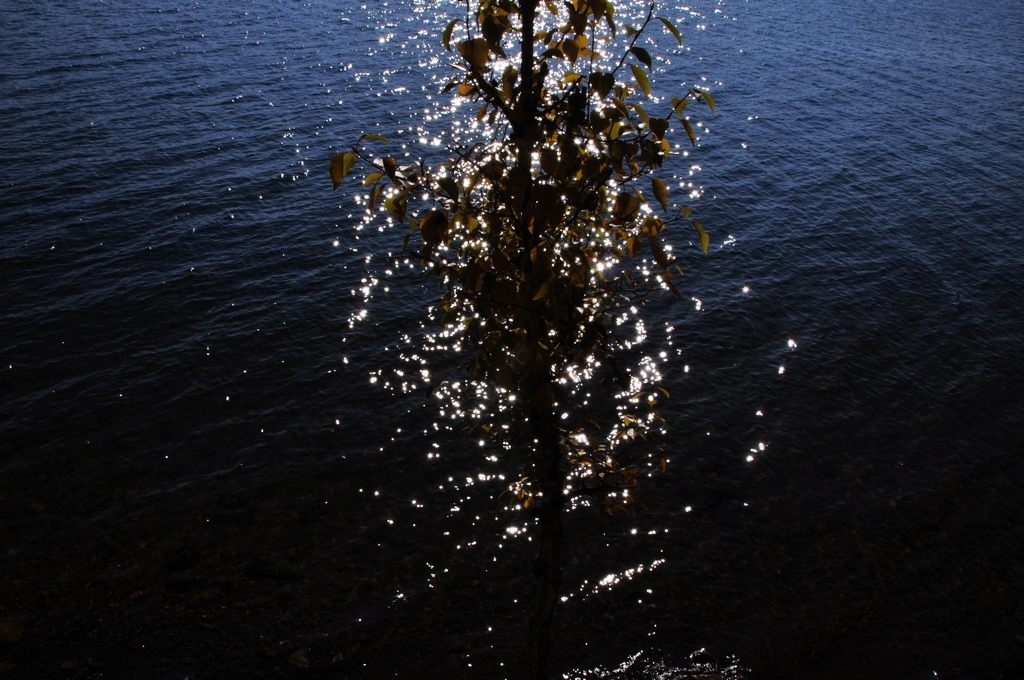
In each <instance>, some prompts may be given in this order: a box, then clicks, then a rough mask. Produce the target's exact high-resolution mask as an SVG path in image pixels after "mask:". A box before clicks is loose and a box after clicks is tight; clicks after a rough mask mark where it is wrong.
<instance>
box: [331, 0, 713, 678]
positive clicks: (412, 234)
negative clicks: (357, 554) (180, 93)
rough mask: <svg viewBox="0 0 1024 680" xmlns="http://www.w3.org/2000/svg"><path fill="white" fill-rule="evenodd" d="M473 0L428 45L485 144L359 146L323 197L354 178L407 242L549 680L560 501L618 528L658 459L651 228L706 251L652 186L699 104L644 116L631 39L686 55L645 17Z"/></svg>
mask: <svg viewBox="0 0 1024 680" xmlns="http://www.w3.org/2000/svg"><path fill="white" fill-rule="evenodd" d="M472 4H473V8H472V9H474V10H475V11H472V12H471V11H470V10H471V7H470V2H469V1H468V0H467V2H466V16H465V17H463V18H458V19H454V20H452V21H451V22H450V23H449V24H448V25H447V27H446V28H445V30H444V33H443V36H442V44H443V45H444V48H445V49H446V50H448V51H449V52H451V53H452V57H453V62H452V67H453V69H454V71H455V75H454V76H453V77H452V79H451V80H450V82H449V83H448V84H447V86H446V87H445V91H446V92H451V91H454V93H455V96H457V97H463V98H466V99H468V100H471V101H473V102H476V103H478V104H479V109H478V112H477V114H476V119H477V121H479V122H481V123H486V126H485V128H484V129H486V130H488V131H490V134H489V137H488V138H483V139H480V140H478V141H477V142H476V143H473V144H472V145H471V146H468V147H466V148H459V149H451V157H450V158H448V159H446V160H443V161H441V162H439V163H433V164H428V163H427V162H426V161H424V160H420V161H417V162H415V163H412V164H408V165H399V163H398V161H397V160H396V159H395V158H394V157H392V156H387V155H384V156H380V157H377V156H375V155H374V154H372V153H371V151H370V149H371V148H373V147H372V146H371V145H373V144H379V143H386V142H387V141H388V140H387V139H386V138H385V137H383V136H382V135H379V134H375V133H371V134H365V135H363V136H362V137H361V138H360V139H359V141H358V143H357V144H356V145H355V146H354V147H352V148H351V149H350V150H347V151H342V152H339V153H337V154H336V155H335V156H334V157H333V158H332V160H331V167H330V170H331V176H332V179H333V181H334V187H335V189H337V187H338V185H339V184H340V183H341V182H342V180H343V179H344V178H345V177H346V176H347V175H348V174H349V173H350V172H351V171H352V170H353V169H354V168H355V167H356V166H357V165H358V164H360V163H362V164H363V165H364V166H365V167H366V168H367V170H368V172H367V174H366V175H365V176H364V179H363V184H364V186H366V187H369V193H368V195H367V196H366V197H365V205H366V209H367V210H368V211H369V212H370V213H371V214H376V213H377V212H378V211H380V210H382V209H383V211H384V212H385V213H386V217H384V218H383V219H390V220H391V221H393V222H394V223H399V224H408V225H409V227H410V231H409V234H408V235H407V236H406V238H405V244H404V246H403V247H404V248H407V249H414V250H415V252H416V253H417V256H418V261H419V263H420V265H421V266H422V267H423V268H425V269H426V270H428V271H430V272H432V273H434V274H436V276H437V280H438V281H439V283H440V288H441V299H440V302H439V304H438V305H437V306H436V312H437V313H436V314H435V321H436V322H437V324H438V325H439V327H440V331H439V332H438V333H437V334H436V335H434V336H432V338H433V340H432V341H433V342H434V343H435V344H437V345H446V346H447V348H448V349H453V350H457V351H459V352H460V353H461V354H462V355H464V356H467V357H469V364H468V367H467V370H468V379H467V380H466V381H464V382H463V383H461V388H460V390H459V392H458V394H455V393H454V392H453V393H451V394H449V397H450V398H452V399H459V400H460V401H462V402H463V403H471V404H472V406H470V407H468V408H465V409H464V410H465V411H466V412H467V413H468V414H469V415H468V419H469V421H470V422H471V424H472V425H473V427H474V428H475V429H476V430H478V431H479V432H480V433H482V434H483V436H486V437H487V438H488V440H489V441H490V443H491V446H493V447H494V448H495V449H496V450H498V451H501V452H502V455H503V456H504V457H505V458H506V460H507V462H508V464H509V466H510V467H512V468H514V470H515V473H514V475H513V478H514V479H515V481H514V482H513V483H512V484H511V485H510V487H509V492H510V494H509V498H510V499H511V504H512V505H514V506H517V507H518V508H520V509H524V510H528V511H530V512H531V513H533V514H534V516H535V518H536V521H535V524H536V529H537V531H538V532H539V537H538V538H539V540H538V546H539V547H538V554H537V557H536V560H535V563H534V568H535V592H534V597H533V600H532V605H531V610H530V615H529V620H530V644H529V665H530V677H532V678H546V677H547V673H548V665H549V651H550V638H551V620H552V615H553V612H554V609H555V604H556V602H557V598H558V588H559V582H560V577H561V561H560V555H559V550H560V546H561V543H562V515H563V512H564V511H565V509H566V505H567V503H583V504H589V505H596V506H598V507H600V508H602V509H604V510H605V511H606V512H607V513H609V514H614V513H615V512H618V511H624V512H627V513H632V510H633V498H634V494H633V489H634V487H635V486H636V484H637V480H638V477H639V476H641V475H643V474H647V473H649V472H652V471H655V470H657V469H659V468H661V469H664V467H665V465H666V464H667V461H666V460H665V458H664V457H662V455H661V454H662V452H661V449H660V448H659V446H658V444H657V439H658V437H657V436H656V435H658V434H660V433H661V432H662V431H663V425H664V423H663V418H662V416H661V414H660V412H659V403H660V402H661V401H662V400H663V399H665V398H667V397H668V392H667V390H665V389H664V387H662V386H660V385H659V384H658V381H659V372H658V368H657V363H658V362H657V361H656V360H654V359H653V358H652V357H650V356H646V355H644V353H643V346H642V345H643V342H644V338H645V335H646V334H645V331H644V323H643V321H644V317H643V309H644V305H645V303H646V302H647V301H648V300H650V299H651V297H652V295H654V294H656V293H658V292H660V291H662V290H670V291H675V290H676V286H677V281H678V278H679V276H681V275H682V269H681V268H680V267H679V265H678V263H677V262H676V261H675V258H674V256H673V255H672V248H671V246H670V245H668V244H666V243H665V241H664V232H665V230H666V228H668V227H669V226H673V225H676V224H679V223H685V222H689V223H690V225H691V226H692V228H693V229H694V230H695V231H696V234H697V237H698V239H699V242H700V244H701V247H702V249H703V250H704V251H705V252H707V249H708V243H709V237H708V234H707V232H706V231H705V230H704V228H703V227H702V225H701V224H700V222H698V221H696V220H694V219H692V214H691V210H690V208H689V207H686V206H682V207H678V209H676V206H673V205H672V204H671V203H670V197H669V188H668V185H667V184H666V182H664V181H663V180H661V179H659V178H658V177H657V176H656V175H655V173H656V171H657V170H658V169H659V168H660V167H661V166H662V164H663V162H664V161H665V160H666V158H668V157H669V156H670V155H671V154H672V153H673V152H672V147H671V145H670V143H669V133H670V132H671V131H672V127H673V125H674V123H675V122H678V123H679V126H680V127H681V128H682V130H683V131H684V132H685V134H686V135H687V137H688V138H689V141H690V143H691V144H694V143H695V134H694V130H693V127H692V126H691V124H690V121H689V120H688V117H687V114H686V111H687V106H688V105H689V104H690V103H691V102H692V101H695V100H700V101H703V102H704V103H705V104H707V105H708V106H709V107H710V108H711V109H712V110H713V109H714V105H715V102H714V99H713V98H712V96H711V94H710V93H709V92H707V91H704V90H699V89H696V88H691V89H690V90H688V91H687V92H685V93H682V96H681V97H678V98H673V99H671V101H670V102H656V103H655V108H656V109H657V111H653V110H652V111H650V112H649V111H648V110H647V109H646V108H645V106H644V105H643V104H642V103H641V101H642V99H641V97H642V98H650V97H651V84H650V80H649V75H648V73H649V72H650V71H651V70H652V69H653V66H654V63H653V59H652V57H651V54H650V53H649V52H648V51H647V50H646V49H645V48H644V47H643V46H641V45H640V44H639V39H640V37H641V36H642V35H643V34H644V33H645V31H646V30H647V29H648V28H649V27H650V25H651V24H652V22H654V21H655V20H657V22H659V23H660V24H661V25H662V26H663V27H664V29H665V30H666V31H667V32H668V33H669V34H671V35H672V36H673V37H674V38H675V39H676V40H677V41H679V43H680V44H682V37H681V35H680V32H679V30H678V29H677V27H676V26H675V25H674V24H673V23H672V22H671V21H670V20H668V19H666V18H664V17H656V16H655V13H654V12H655V6H654V4H652V5H651V6H650V8H649V9H648V11H647V13H646V16H645V17H644V18H643V20H642V22H640V23H639V25H638V26H635V27H634V26H628V25H622V26H619V25H618V24H617V22H616V17H615V11H614V7H613V5H612V3H611V2H610V0H572V1H571V2H569V1H564V2H562V3H561V4H559V3H557V2H555V0H544V1H543V2H541V1H540V0H518V1H516V0H474V1H473V3H472ZM645 191H649V192H650V194H649V195H650V196H653V198H654V200H655V201H656V203H657V206H656V207H655V206H652V204H651V203H650V202H649V201H648V199H647V194H645ZM658 207H660V209H661V210H660V211H658V210H657V208H658Z"/></svg>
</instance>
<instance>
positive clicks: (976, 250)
mask: <svg viewBox="0 0 1024 680" xmlns="http://www.w3.org/2000/svg"><path fill="white" fill-rule="evenodd" d="M618 4H619V6H620V13H621V14H623V15H626V14H629V13H630V12H633V13H636V12H638V11H640V10H641V9H642V8H641V7H640V4H638V3H626V2H621V3H618ZM458 11H459V10H458V6H457V4H456V5H452V4H449V3H445V2H440V1H439V0H391V1H390V2H379V3H378V2H366V3H362V4H360V3H352V2H327V1H319V0H309V1H307V2H285V1H283V0H282V1H276V2H275V1H273V0H250V1H248V2H240V3H230V4H226V3H225V4H218V3H201V2H193V3H175V2H155V1H150V0H146V1H143V2H137V3H122V2H90V3H83V2H74V1H70V0H66V1H63V2H48V3H35V2H31V3H30V2H24V1H21V0H9V1H8V2H6V3H5V4H4V12H3V18H2V20H0V116H2V121H3V128H2V130H0V151H2V153H3V159H4V160H3V163H2V164H0V223H2V225H3V235H4V238H3V240H2V242H0V283H2V285H0V369H2V371H0V541H2V543H0V548H2V552H0V573H3V574H5V576H4V578H3V580H2V582H0V621H3V622H6V623H5V624H4V625H5V626H6V628H3V630H5V631H8V632H7V633H4V634H0V677H7V676H8V675H10V676H11V677H167V678H171V677H176V678H177V677H194V678H204V677H211V678H213V677H242V676H244V677H263V676H264V675H266V676H267V677H270V676H273V675H274V673H275V672H276V671H275V669H279V670H280V671H281V672H283V673H285V674H286V675H288V674H297V675H301V674H302V673H306V672H309V673H313V672H321V673H322V674H323V675H321V676H318V677H329V675H328V674H329V673H334V672H336V673H340V674H341V675H340V677H359V678H362V677H365V678H380V677H397V678H404V677H413V676H419V677H438V678H441V677H446V678H447V677H488V678H490V677H504V676H506V675H508V676H509V677H515V676H516V673H517V672H518V671H519V669H521V668H522V663H523V662H522V654H521V650H522V641H523V640H524V639H525V638H524V631H525V624H524V621H523V611H524V605H523V602H524V601H525V599H526V598H527V593H528V588H529V582H530V575H529V561H530V549H529V546H528V545H527V541H528V538H527V537H526V536H525V534H522V533H516V531H517V528H518V527H521V526H522V525H523V521H522V519H521V518H519V517H509V516H507V515H505V514H504V513H501V512H499V511H498V508H499V505H500V504H499V502H497V501H496V500H495V499H494V496H496V495H497V494H498V493H499V492H500V491H501V488H502V486H501V484H500V483H498V482H496V481H495V479H494V476H495V475H497V474H499V473H500V472H501V471H502V470H501V467H500V464H493V463H490V462H488V461H486V460H485V458H484V456H483V455H482V454H481V451H480V450H479V449H478V448H477V447H476V445H475V443H472V442H462V441H461V440H460V439H459V438H457V437H449V436H441V435H436V434H435V433H434V432H433V430H432V429H431V428H430V423H431V422H432V415H431V413H430V412H429V404H430V398H429V396H427V394H426V391H425V390H422V389H421V390H417V391H409V393H403V390H401V389H393V390H388V389H384V388H383V387H382V386H381V385H380V383H381V382H384V381H383V380H379V381H378V383H377V384H371V382H370V374H371V372H377V371H382V373H381V375H382V376H387V375H392V373H390V370H391V369H392V368H393V367H394V366H396V365H399V364H400V362H398V361H397V358H396V355H397V354H398V353H399V352H400V348H401V334H402V333H403V332H405V331H410V330H412V329H415V328H417V327H418V326H417V324H418V319H419V318H420V313H419V307H418V304H417V301H418V300H421V299H422V296H421V294H420V284H421V280H420V279H418V278H416V277H415V276H411V275H396V276H395V277H393V280H387V281H383V282H382V283H381V284H380V285H377V286H376V287H374V289H373V291H374V292H373V293H372V295H371V297H372V299H371V300H369V301H367V300H366V299H365V296H364V295H363V294H362V293H361V292H360V289H361V288H362V287H363V286H364V283H363V279H364V278H366V277H369V276H382V274H381V272H382V268H381V265H380V264H379V262H380V260H381V258H380V257H379V253H381V252H384V251H387V250H389V249H394V248H395V244H396V242H397V239H398V238H399V237H396V235H395V234H393V233H390V232H384V233H378V232H377V231H376V230H375V229H373V228H369V229H364V230H363V231H361V232H356V231H355V226H356V225H357V224H358V208H357V206H355V204H354V203H353V202H352V200H351V196H350V195H349V194H345V193H344V192H342V191H339V192H338V193H336V194H333V193H331V191H330V181H329V178H328V176H327V171H326V164H327V160H328V158H329V157H330V155H331V153H333V152H334V151H335V150H337V149H339V148H343V147H345V146H346V145H347V144H349V143H351V141H353V140H354V139H355V138H356V137H358V135H359V134H361V133H362V132H364V131H367V130H371V129H376V125H377V124H379V125H380V127H381V129H382V130H385V131H391V130H395V129H400V130H402V131H403V132H402V133H401V134H400V135H399V137H400V139H401V142H402V143H404V144H406V145H407V148H406V151H408V153H409V154H411V155H412V156H416V155H423V154H432V153H435V152H436V148H435V145H434V139H435V137H437V138H439V139H440V138H445V135H446V134H448V132H449V130H448V125H449V120H450V119H449V118H447V117H445V116H444V115H441V117H439V118H435V116H437V115H438V114H439V112H441V113H443V111H444V110H445V109H446V107H447V106H448V105H449V104H450V100H449V99H448V98H447V96H442V95H439V94H438V92H439V90H440V86H441V84H443V82H444V80H443V79H444V77H445V76H446V73H447V72H446V69H445V63H444V59H443V58H442V55H441V49H440V47H439V46H438V42H439V35H440V32H441V29H442V27H443V26H444V25H445V23H446V22H447V18H448V15H449V14H451V13H452V12H458ZM662 12H663V13H664V14H666V15H667V16H670V17H672V18H674V19H677V20H678V24H679V26H680V28H681V29H682V31H683V34H684V41H685V47H684V48H683V49H676V48H675V44H674V40H672V39H671V37H670V36H668V35H667V34H665V35H663V36H659V37H660V38H661V39H660V40H659V45H660V46H661V47H660V49H659V51H657V52H656V54H657V56H658V59H659V63H658V65H657V66H658V68H659V70H660V73H658V74H657V86H656V89H658V90H659V91H660V92H663V93H665V94H667V95H668V96H671V95H672V94H673V93H674V90H675V88H679V89H685V88H686V87H688V86H690V85H692V84H701V85H703V86H706V87H710V88H711V89H712V91H713V92H714V94H715V97H716V99H717V103H718V106H717V108H716V111H715V112H714V113H708V112H706V111H701V112H699V113H697V114H695V116H696V120H699V121H700V122H701V126H700V127H699V128H698V133H699V134H700V137H701V139H700V144H699V147H698V148H697V149H696V150H695V151H694V152H692V153H691V155H690V156H689V157H688V158H685V159H683V158H679V159H677V161H676V162H675V163H674V164H673V165H671V167H669V168H668V170H669V171H670V173H671V174H673V175H674V180H675V182H676V183H679V182H682V183H688V182H693V183H694V189H695V190H696V191H698V193H700V198H699V199H697V200H696V201H695V202H694V203H695V207H696V209H697V210H698V212H699V214H700V216H701V218H702V221H703V222H704V224H705V225H707V227H708V229H709V231H710V232H711V233H712V247H711V250H710V252H709V254H708V255H707V256H702V255H701V254H700V251H699V249H698V248H696V247H695V246H693V245H692V244H690V243H688V242H687V239H688V238H689V235H688V234H679V235H677V237H676V238H677V249H678V251H679V252H681V253H682V263H683V266H684V267H685V268H686V271H687V277H686V278H685V279H684V282H683V294H682V296H681V297H680V298H678V299H671V300H666V301H664V302H663V303H662V305H661V307H660V308H659V310H658V314H659V317H661V316H663V317H664V320H665V322H666V323H671V324H673V325H674V326H675V327H676V347H677V348H678V349H679V350H680V351H679V352H678V353H677V355H676V356H675V357H673V358H672V360H671V361H670V362H669V364H667V365H666V372H667V375H668V384H669V387H670V389H671V391H672V400H671V402H670V404H669V407H668V409H667V411H666V414H667V415H668V417H669V420H670V422H671V435H670V437H671V439H670V442H671V446H670V450H671V452H672V458H673V464H672V466H671V467H670V469H669V472H668V473H666V474H664V475H662V476H660V477H657V478H656V479H654V480H652V481H650V482H649V483H646V484H645V485H644V487H643V488H642V489H641V498H642V500H641V507H640V509H639V512H638V516H637V518H636V519H635V521H630V520H627V519H623V518H615V519H612V520H608V519H605V518H603V517H599V516H597V514H596V513H592V512H586V511H582V512H577V513H574V514H573V515H572V517H571V518H570V521H569V536H570V539H569V544H568V546H567V556H568V561H569V564H568V566H567V570H566V576H565V581H564V584H565V593H566V598H567V599H566V602H565V603H564V605H563V607H562V609H561V610H560V611H559V613H558V620H557V629H558V641H557V643H556V650H555V659H556V663H557V665H558V667H559V669H560V670H562V671H563V672H565V673H567V674H569V677H598V676H601V675H604V676H607V677H645V678H653V677H689V676H686V675H685V673H686V672H687V671H692V670H694V669H695V668H697V667H699V666H701V665H704V666H709V667H719V668H725V667H729V666H730V664H736V665H738V666H742V667H744V668H746V669H749V675H750V676H751V677H790V678H888V677H901V678H934V677H939V678H960V677H962V678H1009V677H1014V675H1013V673H1014V669H1015V668H1016V669H1019V668H1021V667H1024V666H1021V665H1019V664H1021V663H1022V660H1024V638H1022V631H1024V612H1022V607H1021V605H1020V602H1021V601H1024V585H1022V584H1024V566H1022V563H1021V560H1020V558H1019V555H1021V554H1024V534H1022V532H1021V528H1020V526H1021V519H1020V518H1021V515H1022V511H1024V500H1022V494H1021V492H1020V490H1019V489H1020V485H1021V483H1022V482H1024V457H1022V454H1024V415H1022V414H1024V354H1022V352H1024V232H1022V229H1021V227H1022V226H1024V224H1022V220H1021V212H1022V210H1024V122H1022V117H1021V112H1022V111H1024V40H1022V36H1024V4H1021V3H1019V2H1015V1H1013V0H994V1H993V2H988V3H983V4H981V5H976V4H971V3H961V2H954V1H952V0H938V1H936V2H927V3H926V2H923V1H922V0H910V1H908V2H902V3H896V2H888V1H886V0H869V1H868V2H863V3H843V2H838V1H836V0H821V1H811V0H779V1H778V2H759V1H757V0H750V1H748V2H741V1H738V0H721V1H720V2H711V1H708V0H699V1H697V2H694V3H692V4H690V5H688V6H683V5H671V6H670V5H668V4H667V3H663V8H662ZM655 33H657V31H656V32H655ZM652 49H653V48H652ZM428 118H430V119H431V120H428ZM357 237H358V238H357ZM374 254H378V256H377V259H374V258H373V257H370V259H369V261H368V260H367V258H368V256H372V255H374ZM385 287H387V288H388V289H389V292H385V290H384V289H385ZM362 310H366V313H365V318H364V319H362V320H361V321H358V322H355V323H351V322H352V320H353V319H354V318H357V317H359V316H361V315H362ZM424 403H426V404H427V407H424V406H423V405H422V404H424ZM425 432H426V434H425ZM437 452H440V453H442V454H443V455H441V456H440V458H439V459H433V458H432V459H430V460H428V458H427V454H428V453H437ZM14 630H17V631H18V632H17V634H15V633H13V632H9V631H14ZM700 649H705V650H706V651H705V652H704V653H701V654H697V655H696V656H692V655H693V654H694V653H695V652H697V650H700ZM303 650H304V651H303ZM298 651H303V653H304V657H303V658H304V659H306V661H307V662H308V664H309V666H310V667H309V668H303V667H301V666H302V664H301V663H299V661H297V657H295V656H294V654H296V653H297V652H298ZM87 658H88V659H91V660H92V663H91V664H90V663H89V662H87V661H86V659H87ZM62 664H63V665H62ZM67 664H74V665H72V666H68V665H67ZM600 669H604V670H603V671H602V670H600ZM614 669H619V670H614ZM1018 672H1019V670H1018ZM729 673H733V671H730V672H729ZM729 673H727V674H729ZM735 673H736V674H741V673H740V671H735ZM330 677H334V676H330Z"/></svg>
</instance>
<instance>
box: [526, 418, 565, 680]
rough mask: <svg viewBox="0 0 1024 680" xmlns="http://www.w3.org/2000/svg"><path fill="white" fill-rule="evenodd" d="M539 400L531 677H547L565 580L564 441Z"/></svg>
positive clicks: (535, 424) (556, 425) (534, 679)
mask: <svg viewBox="0 0 1024 680" xmlns="http://www.w3.org/2000/svg"><path fill="white" fill-rule="evenodd" d="M543 401H545V400H538V403H537V404H536V406H535V407H534V408H533V409H532V411H533V413H532V414H531V420H532V421H533V424H534V434H535V436H536V437H537V440H538V442H537V450H536V458H537V459H536V465H537V472H538V478H539V481H540V487H541V489H542V490H543V496H542V497H541V500H542V501H543V503H541V504H539V505H538V508H539V520H540V545H539V546H538V549H537V558H536V561H535V562H534V598H533V606H532V608H531V610H530V678H531V680H548V672H549V666H550V659H551V619H552V616H553V614H554V612H555V604H556V603H557V601H558V588H559V584H560V583H561V580H562V563H561V547H562V510H563V505H564V501H565V499H564V495H563V492H562V486H563V483H564V479H563V477H562V471H561V466H560V465H559V463H560V460H561V455H562V451H561V443H560V441H559V435H558V423H557V421H556V420H555V415H554V414H553V413H552V412H551V406H550V404H547V405H545V404H544V403H543Z"/></svg>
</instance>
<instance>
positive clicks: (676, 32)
mask: <svg viewBox="0 0 1024 680" xmlns="http://www.w3.org/2000/svg"><path fill="white" fill-rule="evenodd" d="M658 19H659V20H660V21H661V23H662V24H663V25H664V26H665V29H666V30H668V32H669V33H671V34H672V35H674V36H675V37H676V42H678V43H679V45H680V46H682V44H683V34H682V33H680V32H679V29H678V28H676V25H675V24H673V23H672V22H671V21H669V20H668V19H666V18H665V17H658Z"/></svg>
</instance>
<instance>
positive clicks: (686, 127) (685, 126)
mask: <svg viewBox="0 0 1024 680" xmlns="http://www.w3.org/2000/svg"><path fill="white" fill-rule="evenodd" d="M683 129H684V130H686V136H687V137H689V138H690V144H692V145H693V146H697V136H696V135H695V134H693V126H692V125H690V121H689V120H687V119H686V118H683Z"/></svg>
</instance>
